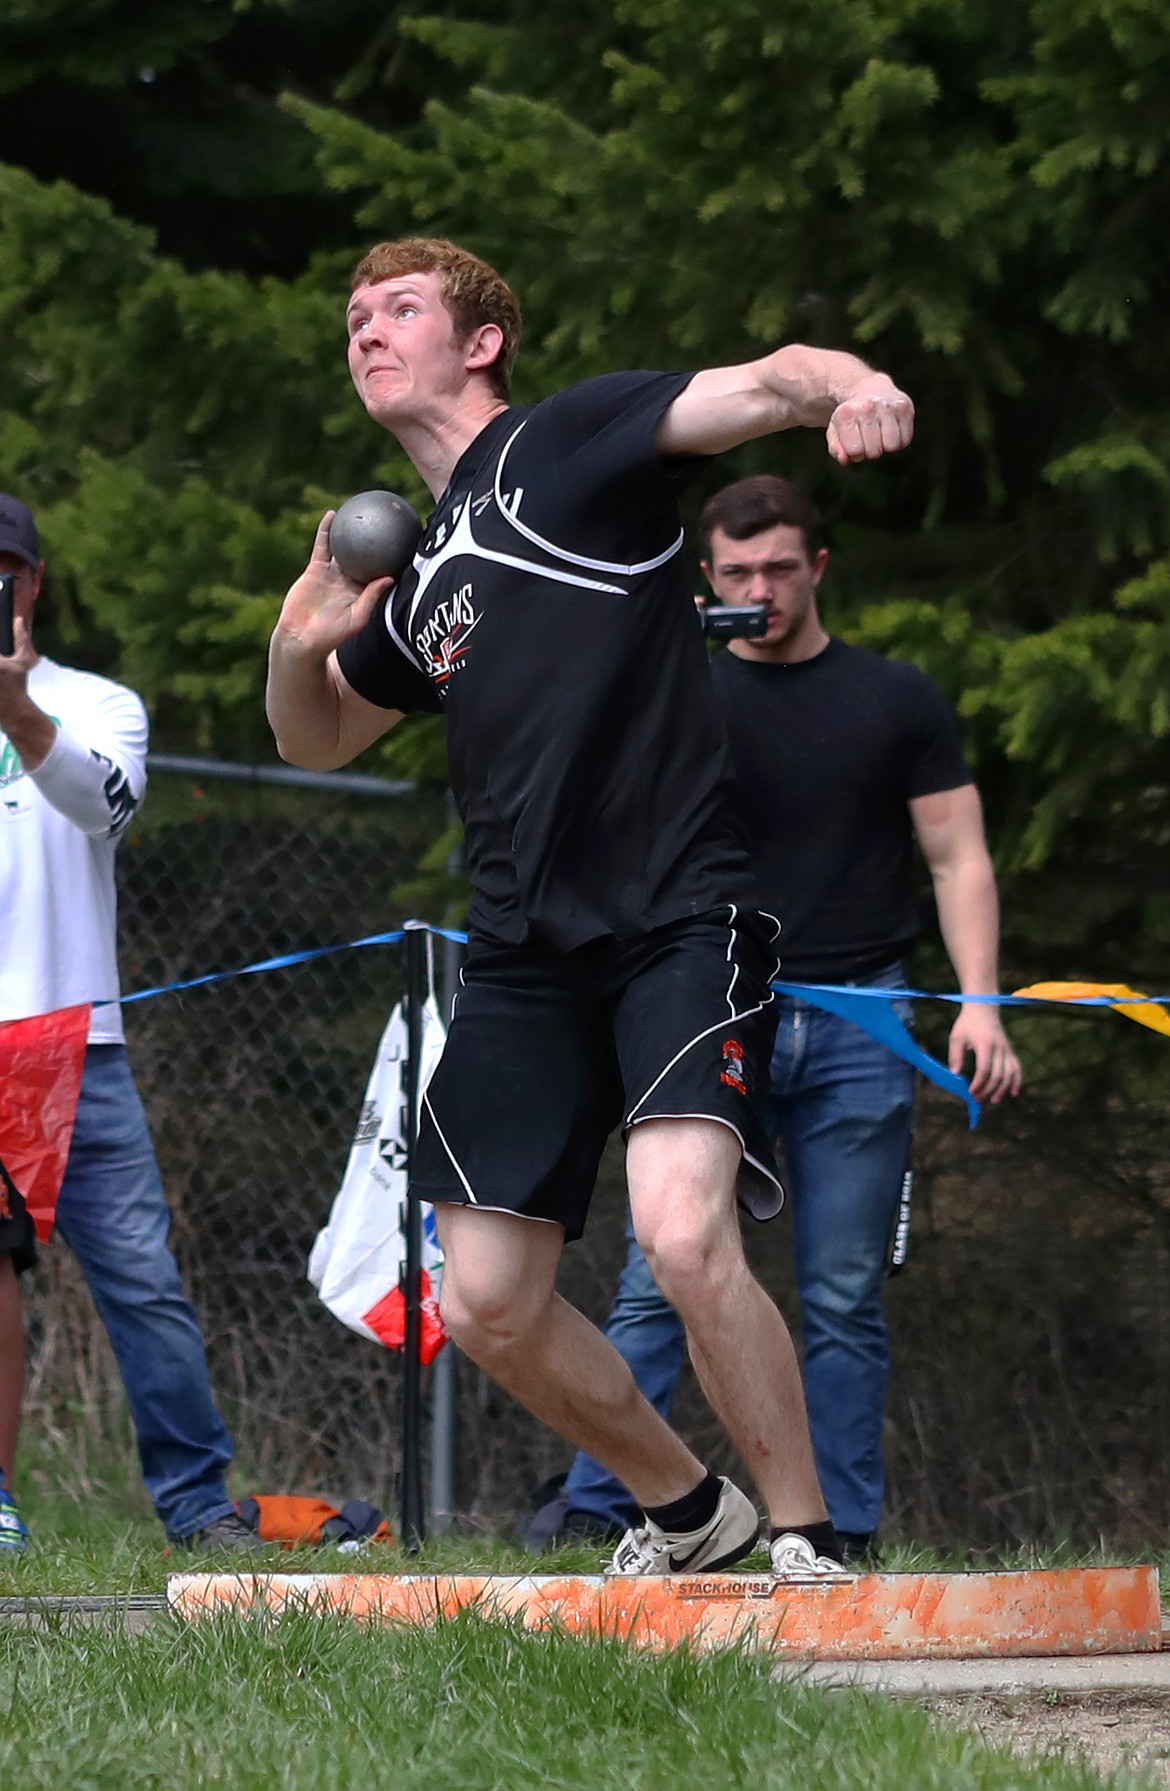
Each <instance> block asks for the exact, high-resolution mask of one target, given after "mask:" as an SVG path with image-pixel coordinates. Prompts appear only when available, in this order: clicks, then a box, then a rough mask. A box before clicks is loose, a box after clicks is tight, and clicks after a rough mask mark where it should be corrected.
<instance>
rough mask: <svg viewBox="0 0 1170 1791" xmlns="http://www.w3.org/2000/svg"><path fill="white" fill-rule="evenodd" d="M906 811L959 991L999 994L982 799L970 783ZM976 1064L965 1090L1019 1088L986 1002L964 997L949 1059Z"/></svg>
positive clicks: (982, 1092) (994, 896)
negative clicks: (928, 878)
mask: <svg viewBox="0 0 1170 1791" xmlns="http://www.w3.org/2000/svg"><path fill="white" fill-rule="evenodd" d="M910 817H911V820H912V821H913V824H914V831H915V833H916V834H917V836H918V843H919V845H920V846H921V847H922V852H923V856H924V857H925V859H926V862H927V864H928V866H929V867H930V875H931V879H932V881H933V883H934V899H935V903H936V905H937V908H938V921H939V928H940V930H941V932H942V936H943V944H944V945H945V946H946V948H947V956H948V957H949V958H950V960H951V963H952V964H953V965H954V969H955V975H956V977H957V978H958V981H959V988H960V989H961V991H962V992H963V994H964V995H995V994H997V993H998V992H999V895H998V893H997V891H996V887H995V870H994V867H993V865H992V862H991V854H990V852H989V851H988V850H987V840H986V837H985V835H984V831H983V805H982V803H981V802H980V800H979V791H978V790H977V789H976V787H975V785H974V784H962V785H960V786H959V788H957V789H954V790H940V791H938V792H937V793H935V794H934V795H931V796H916V797H914V798H913V799H912V800H911V802H910ZM968 1051H970V1052H972V1053H973V1055H974V1058H975V1068H974V1071H973V1073H972V1076H971V1093H972V1094H973V1095H974V1096H975V1097H976V1099H977V1100H981V1101H1001V1100H1002V1099H1003V1097H1004V1095H1015V1094H1019V1092H1020V1082H1021V1079H1022V1074H1023V1072H1022V1070H1021V1068H1020V1060H1019V1058H1018V1057H1017V1056H1016V1054H1015V1052H1014V1051H1013V1050H1012V1047H1011V1044H1010V1043H1009V1041H1008V1036H1007V1034H1006V1032H1005V1031H1004V1028H1003V1021H1002V1020H1001V1019H1000V1014H999V1009H998V1008H997V1007H995V1006H993V1005H991V1004H990V1003H985V1002H971V1003H970V1004H967V1003H964V1005H963V1006H962V1007H961V1008H960V1009H959V1017H958V1019H957V1020H956V1021H955V1024H954V1026H953V1027H952V1028H951V1038H950V1050H949V1053H948V1061H949V1064H950V1067H951V1069H952V1070H956V1071H961V1070H962V1068H963V1060H964V1058H965V1057H966V1054H967V1052H968Z"/></svg>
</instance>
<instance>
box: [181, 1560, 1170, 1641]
mask: <svg viewBox="0 0 1170 1791" xmlns="http://www.w3.org/2000/svg"><path fill="white" fill-rule="evenodd" d="M167 1595H168V1599H169V1602H170V1606H171V1609H172V1610H173V1611H174V1612H175V1614H176V1615H178V1616H180V1617H188V1618H194V1617H201V1616H206V1615H208V1614H210V1613H211V1612H214V1611H221V1612H222V1611H225V1610H229V1611H237V1612H239V1613H241V1614H247V1613H249V1612H255V1611H259V1610H264V1611H310V1612H317V1613H321V1614H326V1613H329V1612H337V1613H340V1614H342V1615H344V1616H347V1617H354V1618H359V1619H367V1620H371V1621H377V1622H387V1623H393V1622H400V1623H403V1622H404V1623H433V1622H435V1621H437V1620H440V1619H442V1618H445V1617H451V1616H454V1615H455V1613H456V1612H458V1611H462V1610H475V1611H478V1612H479V1613H480V1614H481V1615H484V1616H487V1617H503V1618H508V1619H511V1620H512V1621H519V1622H521V1623H522V1624H523V1625H524V1626H525V1627H527V1628H529V1629H543V1628H547V1627H548V1626H550V1625H554V1624H555V1625H557V1626H559V1627H560V1628H562V1629H565V1630H568V1631H570V1632H572V1633H574V1634H588V1635H609V1636H618V1637H622V1638H624V1639H625V1640H627V1641H630V1642H633V1643H637V1644H639V1645H642V1646H645V1647H651V1648H670V1647H674V1646H676V1645H677V1644H679V1643H682V1642H688V1643H690V1644H692V1645H694V1646H698V1647H702V1648H713V1647H719V1646H721V1645H725V1644H727V1643H729V1642H737V1641H747V1642H750V1644H751V1645H752V1646H754V1647H758V1648H761V1649H769V1650H772V1651H773V1652H775V1653H781V1654H786V1655H797V1656H805V1657H807V1658H809V1659H816V1660H896V1659H899V1658H903V1659H919V1660H930V1659H945V1658H952V1659H953V1658H962V1657H974V1656H989V1655H1000V1656H1007V1657H1012V1656H1016V1657H1019V1656H1023V1655H1077V1654H1132V1653H1140V1652H1143V1651H1147V1650H1150V1651H1152V1650H1156V1649H1158V1648H1160V1647H1161V1643H1162V1618H1161V1607H1160V1602H1159V1592H1158V1573H1157V1569H1156V1568H1153V1567H1071V1568H1057V1569H1044V1570H1039V1571H1035V1572H1024V1573H871V1574H863V1575H861V1576H859V1577H858V1578H856V1579H852V1580H844V1581H836V1582H827V1583H822V1584H819V1585H818V1584H811V1585H786V1584H780V1583H777V1582H776V1581H774V1580H772V1579H771V1578H769V1577H767V1576H766V1575H758V1576H757V1575H752V1574H735V1573H716V1574H709V1575H701V1576H698V1577H696V1578H693V1579H685V1578H682V1577H679V1578H677V1579H675V1578H669V1579H667V1578H663V1579H609V1580H606V1579H600V1578H594V1577H592V1576H586V1575H577V1574H575V1575H555V1574H541V1575H531V1576H524V1577H518V1578H509V1577H507V1576H504V1575H498V1574H496V1575H475V1574H397V1573H303V1574H302V1573H256V1574H251V1573H241V1574H223V1573H218V1574H216V1573H177V1574H172V1575H171V1576H170V1580H169V1582H168V1588H167Z"/></svg>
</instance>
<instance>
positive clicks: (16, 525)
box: [0, 491, 41, 572]
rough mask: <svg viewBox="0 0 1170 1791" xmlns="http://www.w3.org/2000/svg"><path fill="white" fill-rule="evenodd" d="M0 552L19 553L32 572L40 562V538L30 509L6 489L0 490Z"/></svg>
mask: <svg viewBox="0 0 1170 1791" xmlns="http://www.w3.org/2000/svg"><path fill="white" fill-rule="evenodd" d="M0 553H15V554H19V555H20V557H21V559H22V560H25V561H27V562H28V564H29V565H30V566H31V567H32V569H33V571H34V572H36V571H37V570H38V569H39V567H40V564H41V540H40V536H39V535H38V534H37V525H36V523H35V522H34V521H33V516H32V511H31V510H30V509H29V507H28V505H27V504H22V503H21V501H20V499H19V498H14V497H9V495H8V493H7V492H6V491H0Z"/></svg>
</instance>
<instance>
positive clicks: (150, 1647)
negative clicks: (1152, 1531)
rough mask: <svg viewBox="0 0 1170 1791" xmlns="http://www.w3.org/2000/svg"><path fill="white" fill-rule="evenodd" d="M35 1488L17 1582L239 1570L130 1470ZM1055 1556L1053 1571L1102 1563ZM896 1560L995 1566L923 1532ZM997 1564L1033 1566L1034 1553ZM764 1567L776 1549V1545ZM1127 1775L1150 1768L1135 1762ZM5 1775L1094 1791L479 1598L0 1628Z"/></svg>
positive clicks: (433, 1786)
mask: <svg viewBox="0 0 1170 1791" xmlns="http://www.w3.org/2000/svg"><path fill="white" fill-rule="evenodd" d="M26 1469H27V1471H26V1473H25V1477H24V1479H23V1480H22V1504H23V1507H24V1509H25V1512H26V1515H27V1517H28V1519H29V1522H30V1524H31V1526H32V1528H33V1532H34V1536H35V1546H34V1548H33V1550H32V1551H31V1552H30V1554H29V1555H28V1556H27V1557H25V1559H24V1560H23V1562H21V1563H19V1564H17V1565H11V1566H9V1567H7V1568H0V1593H7V1594H12V1593H17V1594H24V1595H26V1596H28V1595H32V1596H34V1597H35V1596H37V1595H52V1594H54V1593H95V1592H101V1593H109V1592H122V1593H131V1592H147V1593H161V1592H162V1591H163V1590H164V1588H165V1584H166V1575H167V1573H168V1571H172V1570H175V1569H177V1568H181V1567H184V1566H195V1567H200V1568H207V1567H214V1566H216V1565H227V1564H231V1565H238V1557H237V1558H229V1559H228V1560H227V1561H225V1560H224V1559H223V1558H221V1559H220V1560H219V1562H216V1561H215V1560H212V1559H210V1558H207V1557H197V1558H193V1557H190V1556H187V1555H180V1554H178V1553H175V1552H172V1553H171V1554H170V1555H169V1557H168V1555H167V1554H166V1553H165V1552H164V1543H163V1538H162V1534H161V1531H160V1530H159V1528H158V1525H157V1524H156V1523H155V1521H154V1520H153V1518H152V1517H151V1516H150V1515H149V1510H148V1507H147V1505H146V1502H145V1500H144V1498H143V1495H142V1492H141V1488H140V1486H139V1485H138V1483H137V1480H136V1478H135V1477H133V1476H132V1475H131V1473H130V1471H129V1470H128V1469H127V1468H126V1467H125V1466H123V1465H118V1464H116V1463H115V1464H114V1465H113V1466H111V1467H109V1468H108V1469H106V1470H105V1471H103V1472H99V1471H98V1469H97V1468H96V1467H95V1466H93V1465H91V1466H90V1467H89V1468H88V1469H87V1471H86V1474H85V1477H84V1484H80V1483H79V1484H70V1483H69V1476H68V1475H67V1474H65V1473H63V1472H62V1471H61V1469H62V1462H61V1460H60V1459H55V1460H50V1459H49V1458H47V1457H46V1458H44V1459H38V1458H36V1457H33V1458H32V1460H31V1461H30V1462H29V1463H27V1464H26ZM1099 1558H1100V1557H1086V1556H1084V1555H1083V1554H1082V1555H1076V1554H1074V1553H1073V1552H1072V1551H1055V1552H1050V1553H1047V1554H1046V1555H1045V1557H1044V1562H1045V1564H1047V1565H1056V1564H1069V1563H1072V1562H1073V1561H1084V1560H1086V1559H1099ZM598 1561H599V1555H598V1551H596V1550H590V1549H574V1550H563V1551H560V1552H559V1553H557V1554H555V1555H550V1556H544V1557H541V1558H540V1561H539V1564H537V1562H535V1561H534V1559H533V1557H532V1556H530V1555H527V1554H525V1553H524V1552H523V1551H522V1550H521V1549H519V1548H518V1547H517V1546H515V1545H513V1544H511V1543H509V1542H507V1541H500V1540H495V1541H492V1540H485V1539H472V1538H468V1537H447V1538H441V1539H438V1540H435V1541H432V1542H430V1543H428V1545H427V1546H426V1548H425V1549H424V1551H423V1553H422V1554H421V1555H420V1556H417V1557H413V1558H407V1557H405V1556H403V1555H402V1554H401V1553H400V1552H399V1551H398V1550H397V1549H393V1548H379V1549H377V1550H373V1551H371V1552H370V1553H369V1554H367V1555H366V1556H365V1557H364V1558H362V1559H361V1560H360V1561H358V1562H355V1560H354V1559H353V1557H346V1556H339V1555H337V1554H336V1552H334V1551H321V1550H300V1551H297V1552H296V1553H285V1552H284V1551H274V1555H273V1560H272V1565H273V1566H274V1567H280V1568H300V1569H310V1568H315V1569H319V1570H325V1571H352V1570H353V1569H354V1567H355V1566H369V1567H379V1568H383V1569H387V1570H391V1571H394V1570H397V1571H402V1570H404V1569H410V1570H414V1571H420V1570H421V1571H426V1570H428V1569H431V1570H434V1569H440V1570H443V1569H446V1570H462V1571H474V1570H480V1571H483V1570H487V1571H494V1572H501V1573H506V1572H509V1571H526V1572H531V1571H532V1570H533V1567H534V1566H537V1565H539V1568H540V1569H541V1570H544V1571H566V1570H569V1571H582V1572H588V1571H596V1569H597V1566H598ZM887 1564H888V1565H889V1566H890V1567H891V1568H895V1569H902V1570H906V1569H909V1568H913V1567H917V1568H927V1567H944V1566H959V1565H964V1564H976V1563H968V1562H965V1561H964V1559H963V1558H961V1557H957V1556H956V1557H951V1558H944V1557H940V1556H938V1555H926V1554H924V1553H922V1552H921V1551H917V1552H916V1551H913V1550H910V1549H895V1550H891V1551H890V1553H889V1555H888V1557H887ZM977 1564H978V1565H981V1566H991V1565H1005V1566H1006V1565H1034V1564H1036V1557H1035V1556H1034V1555H1032V1554H1028V1553H1022V1554H1021V1555H1020V1556H1018V1557H1015V1558H1013V1559H1012V1560H1010V1561H1007V1560H1005V1561H1002V1562H991V1561H988V1560H981V1561H979V1562H978V1563H977ZM759 1565H760V1566H762V1565H763V1557H762V1556H761V1558H760V1562H759ZM1109 1782H1112V1783H1113V1784H1115V1785H1116V1786H1118V1787H1121V1786H1123V1785H1134V1784H1138V1783H1140V1782H1141V1781H1140V1780H1136V1779H1133V1778H1132V1777H1130V1778H1126V1777H1119V1778H1117V1779H1115V1780H1113V1781H1109ZM0 1783H3V1784H5V1785H7V1784H11V1785H13V1786H20V1787H21V1788H22V1791H26V1788H27V1791H37V1788H39V1787H45V1791H49V1788H50V1787H51V1788H52V1791H75V1788H76V1791H153V1788H154V1787H158V1791H163V1788H164V1787H165V1791H196V1788H197V1787H198V1788H202V1787H204V1786H212V1785H214V1786H220V1785H223V1786H229V1785H230V1786H231V1787H232V1791H254V1788H255V1791H261V1788H263V1791H269V1788H274V1787H280V1788H281V1791H341V1788H342V1787H344V1788H345V1791H365V1788H366V1787H379V1788H380V1787H383V1786H385V1787H387V1788H388V1791H389V1788H392V1791H412V1788H413V1787H415V1786H417V1787H418V1788H419V1791H423V1788H424V1787H425V1788H426V1791H481V1788H482V1791H495V1788H496V1787H500V1788H501V1791H504V1788H506V1791H513V1788H516V1791H526V1788H527V1787H529V1786H533V1787H536V1786H540V1787H542V1788H543V1787H546V1786H547V1787H551V1788H553V1791H557V1788H560V1787H564V1788H565V1791H576V1788H577V1787H580V1788H581V1791H619V1788H620V1791H625V1788H627V1787H628V1788H630V1791H692V1788H693V1791H724V1788H727V1791H731V1788H732V1787H734V1788H735V1791H749V1788H750V1791H935V1788H937V1791H1032V1788H1037V1791H1039V1788H1046V1791H1090V1788H1096V1787H1099V1786H1100V1785H1101V1783H1102V1781H1101V1780H1100V1779H1099V1778H1098V1777H1096V1776H1095V1775H1094V1774H1093V1773H1092V1772H1091V1771H1089V1770H1088V1769H1086V1768H1084V1767H1082V1766H1081V1765H1079V1764H1078V1763H1075V1762H1073V1761H1070V1760H1062V1759H1059V1758H1057V1759H1039V1758H1037V1759H1034V1760H1025V1761H1021V1760H1020V1759H1019V1758H1018V1757H1014V1756H1011V1755H1008V1754H1006V1753H1003V1752H1000V1751H997V1750H995V1749H992V1748H989V1747H987V1746H985V1745H984V1744H983V1743H982V1742H980V1741H979V1740H978V1739H977V1738H976V1737H973V1736H971V1735H969V1734H966V1733H962V1732H960V1731H958V1730H954V1729H951V1728H947V1727H943V1726H941V1725H939V1724H937V1723H932V1722H931V1721H930V1720H929V1719H928V1718H927V1717H926V1716H925V1715H924V1714H923V1712H922V1711H920V1710H919V1709H918V1708H917V1707H915V1706H913V1705H907V1704H905V1703H900V1702H895V1701H889V1700H885V1699H881V1698H876V1697H866V1696H864V1695H861V1694H855V1693H845V1692H840V1691H835V1692H824V1691H815V1690H813V1689H812V1688H811V1687H803V1686H800V1685H792V1684H786V1685H784V1686H779V1685H777V1684H776V1683H775V1682H774V1681H773V1680H772V1679H771V1677H770V1674H769V1666H768V1663H767V1661H766V1660H763V1659H759V1658H753V1657H752V1656H751V1655H749V1654H746V1653H743V1652H739V1651H735V1650H731V1651H728V1652H726V1653H723V1654H719V1655H708V1656H694V1655H692V1654H690V1653H689V1652H687V1651H683V1650H680V1651H678V1652H676V1653H672V1654H670V1655H666V1656H655V1655H651V1654H643V1653H639V1652H638V1651H636V1650H630V1649H629V1648H627V1647H625V1646H623V1645H622V1644H619V1643H612V1642H603V1641H583V1640H581V1639H577V1638H570V1637H567V1636H563V1635H557V1634H549V1635H539V1636H538V1635H532V1634H528V1633H525V1632H524V1631H523V1630H521V1629H519V1628H518V1627H516V1626H514V1625H511V1624H506V1623H499V1622H487V1621H484V1620H482V1619H480V1618H478V1617H476V1616H474V1615H473V1614H465V1615H463V1616H460V1617H459V1618H457V1619H455V1620H453V1621H450V1622H447V1623H444V1624H441V1625H439V1626H438V1627H437V1628H433V1629H427V1630H409V1629H404V1628H398V1629H389V1628H386V1629H378V1628H373V1627H364V1626H360V1625H356V1624H353V1623H351V1622H347V1621H346V1620H344V1619H338V1618H331V1617H329V1618H309V1617H306V1616H305V1615H303V1614H294V1615H289V1616H282V1617H280V1618H276V1617H271V1616H269V1617H263V1616H251V1617H248V1618H241V1617H232V1616H226V1615H225V1616H221V1617H216V1618H214V1619H207V1620H203V1621H201V1622H198V1623H192V1624H180V1623H178V1622H176V1621H174V1620H172V1619H171V1618H170V1617H168V1616H160V1618H159V1619H158V1620H157V1621H156V1622H155V1623H154V1624H153V1626H152V1627H151V1628H150V1629H149V1630H148V1632H147V1633H145V1634H141V1635H134V1636H127V1635H125V1634H124V1633H123V1632H122V1627H121V1624H120V1623H118V1622H114V1621H110V1622H108V1623H107V1622H105V1621H103V1622H101V1623H99V1624H97V1625H94V1626H92V1627H84V1628H83V1627H79V1626H76V1625H74V1624H71V1623H69V1622H67V1621H64V1620H62V1619H61V1618H59V1617H55V1616H54V1615H53V1614H52V1613H50V1614H49V1615H48V1616H47V1617H46V1618H45V1619H44V1623H43V1626H42V1627H41V1628H38V1629H29V1628H22V1627H17V1626H16V1625H15V1624H12V1623H4V1622H0Z"/></svg>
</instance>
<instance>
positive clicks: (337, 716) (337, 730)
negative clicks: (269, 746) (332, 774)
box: [265, 511, 402, 771]
mask: <svg viewBox="0 0 1170 1791" xmlns="http://www.w3.org/2000/svg"><path fill="white" fill-rule="evenodd" d="M332 520H333V512H332V511H330V512H329V514H328V515H327V516H325V517H323V518H322V521H321V526H320V527H319V528H318V530H317V537H316V540H315V541H314V542H313V552H312V556H311V558H310V560H309V564H308V565H307V566H306V567H305V570H304V571H303V572H302V574H301V576H300V578H298V579H297V581H296V583H295V584H294V585H293V586H292V587H291V588H290V590H289V592H288V595H287V596H286V597H285V600H284V603H283V605H282V606H281V611H280V616H279V617H278V619H277V623H276V627H275V629H274V630H273V633H272V640H271V642H270V643H269V648H268V689H267V693H266V696H265V709H266V711H267V714H268V720H269V723H270V725H271V727H272V732H273V734H274V735H275V736H276V749H277V751H278V752H279V754H280V756H281V758H282V759H286V760H287V761H288V763H289V764H290V765H300V766H303V767H304V769H305V770H306V771H336V770H337V768H338V767H339V766H341V765H348V764H349V762H350V760H351V759H355V758H356V757H357V755H358V754H359V753H360V752H364V751H365V749H366V747H367V746H372V745H373V744H374V741H375V740H380V739H381V737H382V735H383V734H385V733H386V732H388V730H389V729H390V728H392V727H393V726H394V723H395V722H396V721H401V719H402V717H401V715H400V714H399V713H398V711H397V710H394V709H380V708H378V706H377V705H376V704H375V703H368V702H367V701H366V699H365V697H363V696H359V695H358V693H357V691H356V690H354V689H353V687H352V686H351V685H350V684H349V683H347V682H346V679H345V677H344V675H343V673H342V671H341V668H340V666H339V665H338V663H337V648H338V647H339V646H341V644H342V642H343V641H347V640H348V639H349V638H350V636H351V635H354V634H357V632H358V630H359V629H361V628H363V627H364V626H365V624H366V622H367V621H368V620H369V617H370V615H371V613H372V611H373V609H374V606H375V604H376V603H377V601H378V599H379V597H381V596H382V594H383V592H384V591H386V590H387V589H388V588H389V586H390V584H391V583H392V581H391V580H389V579H385V578H379V579H375V581H374V583H373V584H370V585H366V586H365V588H364V589H363V588H362V587H361V586H360V585H357V584H355V583H354V581H353V580H352V579H350V578H346V576H345V574H344V573H343V572H342V570H341V568H340V567H339V566H338V564H337V562H336V561H335V560H334V559H333V558H332V557H331V556H330V553H329V524H330V523H331V522H332Z"/></svg>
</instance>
